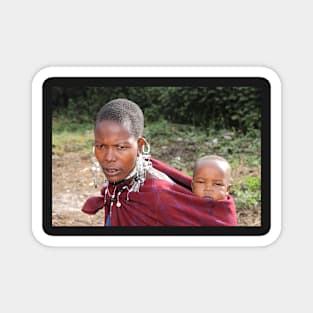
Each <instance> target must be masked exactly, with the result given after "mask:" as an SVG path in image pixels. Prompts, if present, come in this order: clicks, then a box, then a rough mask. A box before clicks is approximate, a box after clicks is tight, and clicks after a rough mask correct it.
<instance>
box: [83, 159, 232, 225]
mask: <svg viewBox="0 0 313 313" xmlns="http://www.w3.org/2000/svg"><path fill="white" fill-rule="evenodd" d="M151 161H152V164H153V167H155V168H156V169H158V170H159V171H161V172H163V173H165V174H167V175H168V176H169V177H170V178H171V179H172V180H173V182H169V181H166V180H162V179H157V178H148V179H147V180H146V181H145V183H144V185H143V186H142V187H141V188H140V191H139V192H131V193H129V195H128V200H127V190H125V191H123V192H122V193H121V194H120V196H119V202H120V203H121V206H120V207H118V206H116V204H117V202H116V199H115V201H113V206H112V215H111V221H110V226H235V225H237V219H236V210H235V204H234V201H233V198H232V197H231V196H227V198H226V199H225V200H218V201H214V200H209V199H205V198H200V197H198V196H195V195H194V194H193V193H192V192H191V177H189V176H187V175H185V174H183V173H181V172H180V171H178V170H177V169H174V168H172V167H170V166H169V165H167V164H165V163H163V162H161V161H159V160H156V159H151ZM123 186H125V185H123V184H121V185H118V186H117V189H116V191H117V192H118V191H119V190H121V188H122V187H123ZM108 188H109V192H110V193H111V194H112V193H113V190H114V186H113V185H112V184H109V186H108ZM117 192H116V193H117ZM104 195H105V188H104V187H103V188H102V189H101V195H100V196H93V197H90V198H89V199H87V201H86V202H85V204H84V206H83V208H82V211H83V212H85V213H87V214H95V213H97V212H98V211H99V210H100V209H102V208H103V207H104V209H105V218H107V217H108V215H109V207H110V196H109V194H108V193H107V195H106V204H105V206H104ZM104 224H105V223H104Z"/></svg>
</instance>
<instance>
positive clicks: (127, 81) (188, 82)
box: [42, 76, 271, 236]
mask: <svg viewBox="0 0 313 313" xmlns="http://www.w3.org/2000/svg"><path fill="white" fill-rule="evenodd" d="M54 86H62V87H79V86H82V87H87V86H92V87H97V86H98V87H106V86H107V87H114V86H115V87H123V86H125V87H126V86H128V87H131V86H141V87H150V86H155V87H163V86H164V87H165V86H179V87H181V86H189V87H217V86H223V87H224V86H225V87H226V86H232V87H236V86H238V87H244V86H251V87H257V88H259V89H260V91H261V93H262V109H261V226H228V227H208V226H199V227H182V226H179V227H178V226H166V227H155V226H153V227H144V226H136V227H133V226H132V227H125V226H123V227H99V226H90V227H89V226H52V105H51V101H50V99H51V88H52V87H54ZM42 95H43V97H42V112H43V116H42V117H43V119H42V122H43V125H42V126H43V141H42V144H43V151H42V156H43V168H42V169H43V171H42V174H43V189H42V192H43V203H42V209H43V212H42V227H43V230H44V232H45V233H46V234H47V235H51V236H142V235H148V236H177V235H179V236H181V235H186V236H221V235H222V236H230V235H231V236H263V235H266V234H267V233H268V232H269V231H270V229H271V171H270V169H271V164H270V162H271V122H270V121H271V84H270V82H269V81H268V80H267V79H266V78H263V77H257V76H256V77H253V76H251V77H175V76H173V77H51V78H48V79H46V80H45V81H44V83H43V85H42Z"/></svg>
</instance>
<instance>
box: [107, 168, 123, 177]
mask: <svg viewBox="0 0 313 313" xmlns="http://www.w3.org/2000/svg"><path fill="white" fill-rule="evenodd" d="M103 172H104V175H105V176H106V177H113V176H116V175H118V174H119V173H120V170H118V169H117V168H103Z"/></svg>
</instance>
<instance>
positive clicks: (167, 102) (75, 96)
mask: <svg viewBox="0 0 313 313" xmlns="http://www.w3.org/2000/svg"><path fill="white" fill-rule="evenodd" d="M52 95H53V97H52V98H53V99H52V105H53V112H54V116H60V115H62V116H65V117H68V118H71V119H75V120H76V121H77V122H78V123H85V122H87V123H89V122H91V121H93V120H94V119H95V115H96V113H97V112H98V111H99V109H100V108H101V107H102V106H103V105H104V104H105V103H107V102H108V101H110V100H112V99H115V98H128V99H130V100H132V101H134V102H136V103H137V104H138V105H140V107H141V108H142V109H143V111H144V115H145V119H146V120H147V121H148V122H156V121H158V120H161V119H166V120H168V121H169V122H173V123H182V124H191V125H193V126H200V127H202V128H203V129H208V128H210V129H212V128H214V129H237V130H241V131H242V132H248V131H249V130H250V129H255V128H256V129H260V121H261V118H260V116H261V96H260V92H259V90H258V89H256V88H253V87H215V88H209V87H85V88H66V87H64V88H62V87H54V88H53V92H52Z"/></svg>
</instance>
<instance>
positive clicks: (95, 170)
mask: <svg viewBox="0 0 313 313" xmlns="http://www.w3.org/2000/svg"><path fill="white" fill-rule="evenodd" d="M92 153H93V156H92V159H91V161H92V165H91V171H92V179H93V185H94V187H95V188H98V186H100V185H104V186H107V184H108V181H107V180H106V179H105V178H103V177H101V176H100V173H101V168H100V164H99V162H98V161H97V158H96V157H95V147H94V146H93V148H92Z"/></svg>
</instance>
